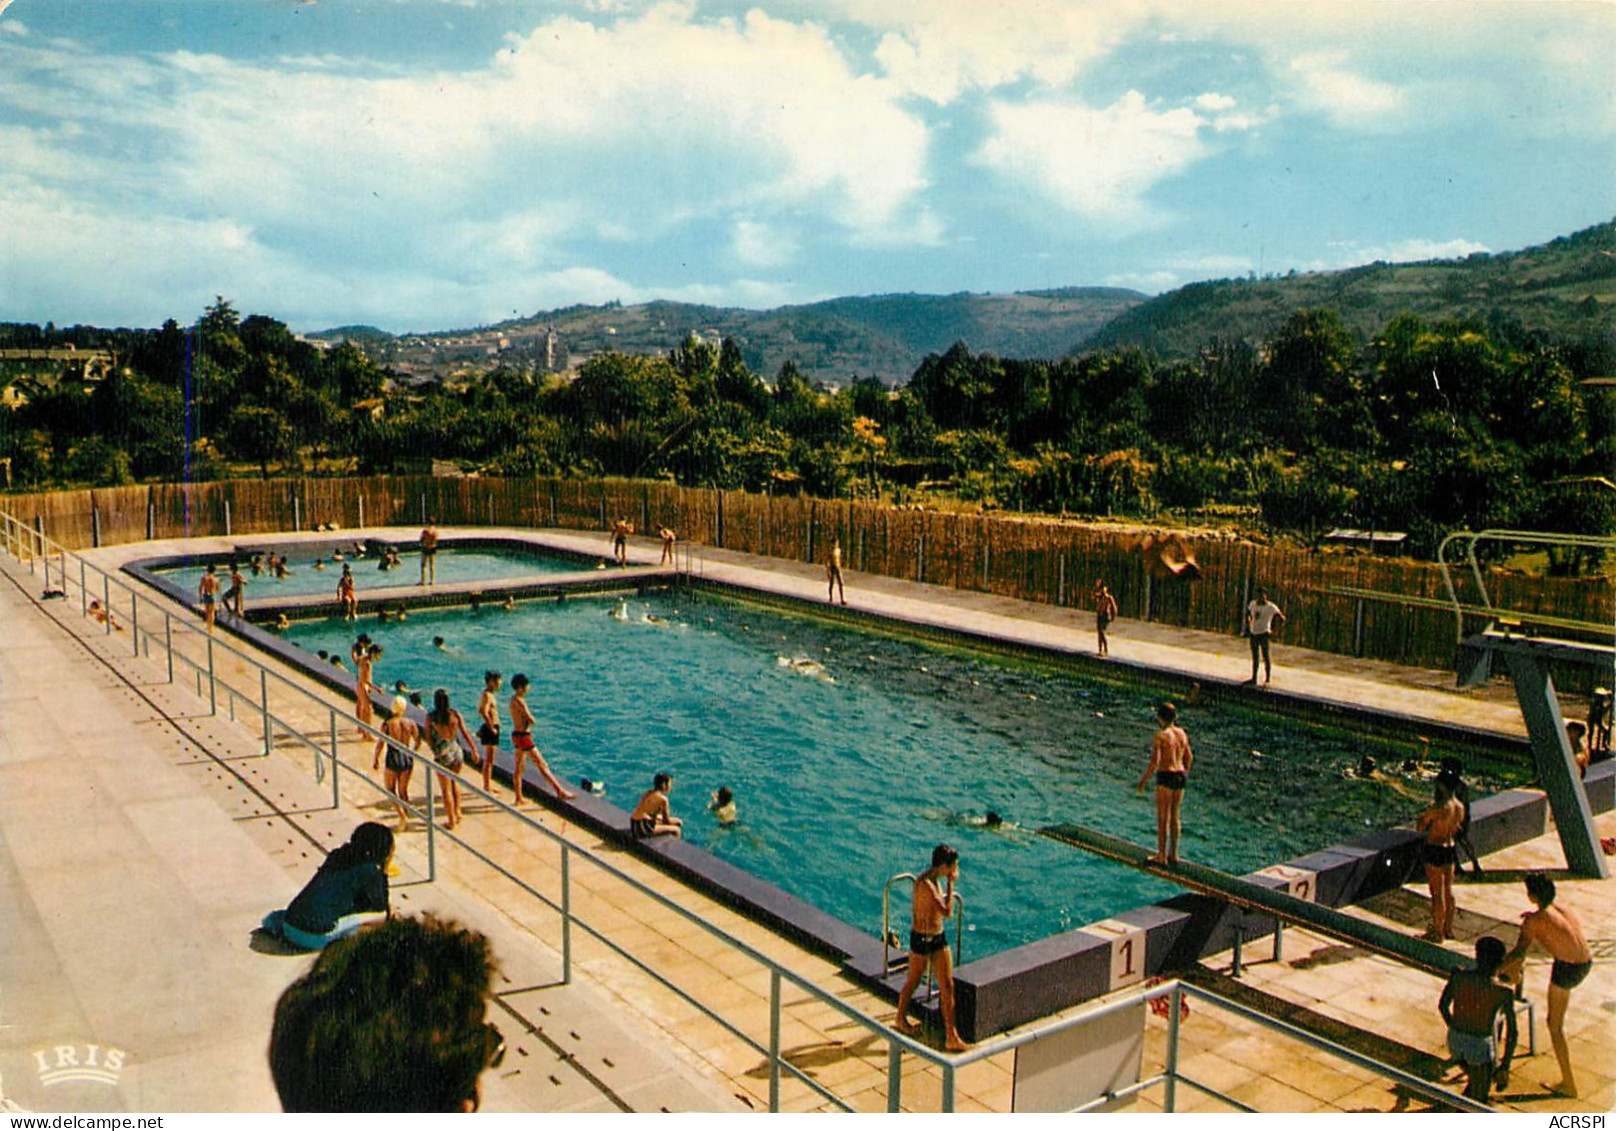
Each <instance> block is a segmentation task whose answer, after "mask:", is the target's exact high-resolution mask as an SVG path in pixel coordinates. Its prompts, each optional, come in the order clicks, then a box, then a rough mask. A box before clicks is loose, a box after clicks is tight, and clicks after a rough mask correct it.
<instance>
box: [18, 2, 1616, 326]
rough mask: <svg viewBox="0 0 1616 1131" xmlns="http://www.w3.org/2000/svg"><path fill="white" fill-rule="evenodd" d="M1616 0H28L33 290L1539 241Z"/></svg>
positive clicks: (674, 279) (475, 302) (415, 300)
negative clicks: (748, 0) (747, 0)
mask: <svg viewBox="0 0 1616 1131" xmlns="http://www.w3.org/2000/svg"><path fill="white" fill-rule="evenodd" d="M1613 59H1616V5H1612V4H1606V3H1576V2H1571V0H1512V2H1506V3H1479V2H1470V0H1382V2H1373V3H1372V2H1368V0H1330V2H1320V3H1315V2H1309V0H1289V2H1285V3H1277V2H1269V0H1260V2H1241V0H1217V2H1216V3H1211V2H1206V0H1198V2H1188V3H1179V2H1171V3H1162V2H1157V0H1105V2H1103V3H1081V2H1068V0H817V2H812V3H810V2H806V0H803V2H779V0H757V2H756V3H753V4H750V5H746V4H729V3H706V2H699V0H663V2H638V0H547V2H528V0H322V2H319V3H309V2H305V0H142V2H141V3H131V2H129V0H10V2H9V3H8V2H7V0H0V320H9V321H37V322H44V321H47V320H52V321H55V322H57V323H58V324H62V325H66V324H71V323H75V322H88V323H95V324H101V325H156V324H159V323H160V322H162V320H163V319H165V318H169V317H174V318H177V319H178V320H179V321H181V322H182V323H185V322H189V321H192V320H194V319H195V318H196V317H197V315H199V314H200V313H201V311H202V310H203V309H204V307H205V306H206V305H207V304H208V303H209V302H211V301H212V299H213V296H214V295H215V294H223V295H225V296H227V297H229V298H230V299H231V300H232V302H234V304H235V305H236V307H237V308H238V309H240V310H242V311H243V312H254V313H263V314H269V315H272V316H274V317H277V318H281V319H283V320H284V321H286V322H288V323H290V324H291V325H292V326H293V327H294V328H295V329H299V330H312V329H319V328H323V327H327V326H334V325H340V324H345V323H371V324H374V325H378V326H381V327H383V328H386V329H389V330H394V331H405V330H412V329H414V330H430V329H443V328H450V327H458V326H467V325H474V324H479V323H486V322H491V321H496V320H499V319H501V318H507V317H511V316H513V315H525V314H529V313H532V312H534V311H537V310H542V309H549V308H552V307H557V306H562V305H567V304H570V303H600V302H606V301H609V300H613V299H617V300H620V301H622V302H624V303H633V302H640V301H644V300H647V299H651V298H658V297H662V298H674V299H682V300H686V301H692V302H706V303H713V304H718V305H733V306H749V307H768V306H776V305H780V304H784V303H798V302H810V301H814V300H816V299H820V298H827V297H831V296H835V295H849V294H874V293H886V292H895V291H918V292H926V293H949V292H954V291H978V292H981V291H1009V290H1033V289H1040V288H1046V287H1054V286H1069V285H1114V286H1125V287H1133V288H1136V289H1139V290H1143V291H1146V292H1152V293H1154V292H1157V291H1161V290H1166V289H1171V288H1173V287H1176V286H1179V285H1181V284H1183V283H1186V282H1191V281H1194V280H1196V279H1204V278H1221V277H1227V276H1231V275H1244V274H1246V273H1248V272H1251V271H1258V272H1284V271H1287V270H1291V269H1293V268H1294V269H1296V270H1301V271H1307V270H1315V269H1322V268H1334V267H1344V266H1350V265H1353V264H1358V263H1365V262H1369V261H1372V260H1375V259H1388V260H1408V259H1423V258H1431V257H1438V256H1443V257H1445V256H1457V255H1465V254H1468V253H1470V252H1473V251H1481V250H1486V251H1504V250H1511V249H1514V248H1519V247H1523V246H1527V245H1530V244H1535V243H1541V242H1543V241H1545V240H1548V239H1552V238H1553V237H1555V236H1558V235H1564V234H1567V233H1569V232H1572V231H1575V230H1576V229H1578V228H1582V227H1586V226H1588V225H1589V224H1593V223H1599V222H1602V221H1605V220H1609V219H1611V218H1612V216H1616V79H1613V73H1616V68H1613V67H1612V60H1613Z"/></svg>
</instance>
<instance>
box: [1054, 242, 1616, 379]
mask: <svg viewBox="0 0 1616 1131" xmlns="http://www.w3.org/2000/svg"><path fill="white" fill-rule="evenodd" d="M1319 306H1322V307H1328V308H1330V309H1332V310H1336V311H1338V312H1339V313H1340V314H1341V317H1342V318H1343V319H1344V320H1345V321H1346V323H1347V325H1348V326H1349V327H1350V328H1351V329H1352V330H1353V331H1355V332H1356V333H1357V334H1358V335H1359V337H1360V338H1361V339H1365V340H1367V339H1368V338H1369V337H1371V336H1373V335H1374V334H1377V333H1379V332H1380V330H1381V329H1382V328H1383V327H1384V326H1385V325H1386V323H1388V322H1390V321H1391V320H1392V319H1393V318H1394V317H1396V316H1397V315H1398V314H1402V313H1413V314H1417V315H1419V316H1420V317H1422V318H1424V319H1426V320H1427V321H1437V320H1441V319H1449V318H1474V319H1478V320H1480V321H1482V322H1484V323H1487V324H1489V325H1495V326H1507V327H1514V328H1517V329H1522V330H1527V331H1537V332H1540V333H1543V334H1546V335H1548V336H1549V337H1550V338H1551V339H1553V340H1555V341H1558V342H1563V343H1586V344H1588V345H1590V346H1593V345H1594V344H1595V343H1596V342H1598V343H1602V345H1601V346H1600V349H1602V351H1603V352H1604V353H1605V354H1607V355H1608V354H1609V351H1610V349H1611V347H1612V337H1613V327H1616V318H1613V313H1616V221H1612V222H1609V223H1605V224H1599V225H1596V226H1594V227H1592V228H1585V229H1584V230H1582V231H1580V232H1577V233H1575V234H1573V235H1569V236H1564V237H1562V238H1560V239H1557V240H1554V241H1552V242H1551V243H1547V244H1544V245H1542V246H1541V247H1532V248H1527V249H1525V250H1523V251H1515V252H1506V253H1501V254H1496V255H1488V254H1486V253H1477V254H1475V255H1471V256H1468V257H1466V258H1464V259H1450V260H1429V261H1426V262H1421V263H1398V264H1390V263H1371V264H1369V265H1368V266H1366V267H1355V268H1352V269H1350V270H1346V271H1322V272H1313V273H1309V274H1305V275H1298V274H1292V275H1288V276H1285V277H1284V278H1268V279H1262V280H1247V279H1222V280H1218V281H1215V282H1204V283H1191V284H1190V285H1189V286H1186V287H1180V288H1179V289H1178V290H1176V291H1170V292H1168V293H1167V294H1164V295H1160V296H1158V297H1157V298H1154V299H1151V300H1150V301H1148V302H1145V303H1141V304H1139V305H1137V306H1134V307H1132V308H1130V309H1128V310H1126V311H1124V312H1122V313H1121V314H1119V315H1118V316H1117V318H1115V319H1114V320H1113V321H1111V322H1110V323H1108V324H1107V325H1105V326H1104V327H1101V328H1100V329H1099V330H1098V331H1096V332H1095V333H1093V334H1090V335H1089V336H1087V337H1085V338H1081V339H1079V340H1078V341H1077V343H1076V344H1075V346H1074V348H1073V350H1072V351H1071V352H1073V353H1080V352H1086V351H1088V350H1092V349H1098V348H1105V347H1115V346H1143V347H1145V348H1148V349H1151V350H1154V351H1155V352H1156V353H1157V354H1159V355H1160V356H1162V357H1167V358H1175V357H1185V356H1189V355H1191V354H1193V353H1194V352H1195V351H1196V350H1198V349H1200V348H1201V347H1202V346H1204V345H1205V344H1206V342H1207V340H1208V339H1209V338H1211V337H1212V336H1213V335H1214V334H1215V335H1219V336H1224V337H1237V338H1247V339H1251V340H1259V341H1260V340H1262V339H1263V338H1266V337H1268V336H1269V335H1271V334H1272V333H1273V331H1274V330H1276V329H1277V328H1278V327H1279V326H1280V324H1281V323H1283V322H1284V321H1285V319H1286V318H1287V317H1288V316H1289V315H1290V314H1291V312H1292V311H1294V310H1298V309H1302V308H1306V307H1319Z"/></svg>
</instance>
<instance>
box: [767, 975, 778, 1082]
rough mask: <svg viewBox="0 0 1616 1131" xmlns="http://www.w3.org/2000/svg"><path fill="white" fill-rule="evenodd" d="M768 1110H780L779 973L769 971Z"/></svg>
mask: <svg viewBox="0 0 1616 1131" xmlns="http://www.w3.org/2000/svg"><path fill="white" fill-rule="evenodd" d="M769 1110H770V1111H779V1110H780V971H779V970H778V969H777V968H776V969H770V971H769Z"/></svg>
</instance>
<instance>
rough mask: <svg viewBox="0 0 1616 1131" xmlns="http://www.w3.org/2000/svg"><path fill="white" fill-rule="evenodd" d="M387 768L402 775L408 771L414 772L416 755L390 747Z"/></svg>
mask: <svg viewBox="0 0 1616 1131" xmlns="http://www.w3.org/2000/svg"><path fill="white" fill-rule="evenodd" d="M387 768H388V769H389V770H392V771H393V772H394V773H395V774H402V773H403V772H404V771H406V770H413V769H414V768H415V757H414V755H411V754H406V753H404V751H402V750H400V749H399V748H398V747H396V746H389V747H388V748H387Z"/></svg>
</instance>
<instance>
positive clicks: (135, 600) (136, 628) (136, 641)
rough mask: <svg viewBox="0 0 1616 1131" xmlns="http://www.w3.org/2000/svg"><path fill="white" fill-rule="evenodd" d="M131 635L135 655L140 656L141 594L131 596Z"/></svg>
mask: <svg viewBox="0 0 1616 1131" xmlns="http://www.w3.org/2000/svg"><path fill="white" fill-rule="evenodd" d="M129 635H130V636H131V637H132V638H133V639H132V640H131V641H130V643H132V644H133V645H134V646H135V655H136V656H139V655H140V594H139V593H134V592H131V593H130V594H129Z"/></svg>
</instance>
